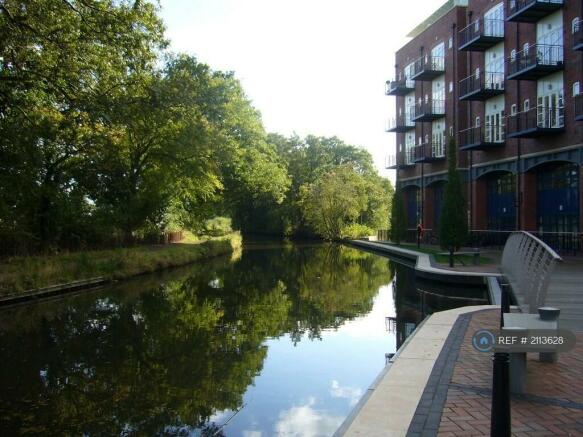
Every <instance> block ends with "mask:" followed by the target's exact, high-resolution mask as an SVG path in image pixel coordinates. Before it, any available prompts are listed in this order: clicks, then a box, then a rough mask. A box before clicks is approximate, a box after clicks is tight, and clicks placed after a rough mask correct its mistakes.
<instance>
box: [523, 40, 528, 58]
mask: <svg viewBox="0 0 583 437" xmlns="http://www.w3.org/2000/svg"><path fill="white" fill-rule="evenodd" d="M529 49H530V45H529V44H528V43H527V42H525V43H524V45H523V46H522V50H523V51H524V56H525V57H526V56H528V50H529Z"/></svg>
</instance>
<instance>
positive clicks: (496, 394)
mask: <svg viewBox="0 0 583 437" xmlns="http://www.w3.org/2000/svg"><path fill="white" fill-rule="evenodd" d="M493 361H494V375H493V378H492V410H491V417H490V436H491V437H510V434H511V429H512V428H511V423H510V378H509V371H508V364H509V356H508V354H507V353H504V352H496V353H494V359H493Z"/></svg>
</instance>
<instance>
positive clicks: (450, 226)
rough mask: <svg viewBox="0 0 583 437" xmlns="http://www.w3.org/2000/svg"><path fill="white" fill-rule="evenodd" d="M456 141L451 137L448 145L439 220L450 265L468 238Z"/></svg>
mask: <svg viewBox="0 0 583 437" xmlns="http://www.w3.org/2000/svg"><path fill="white" fill-rule="evenodd" d="M456 153H457V150H456V146H455V141H454V139H453V138H451V139H450V141H449V144H448V147H447V183H446V184H445V190H444V193H443V207H442V209H441V219H440V220H439V244H440V245H441V248H442V249H445V250H448V251H449V266H450V267H453V253H454V251H455V250H456V249H459V248H460V247H461V246H462V245H463V244H464V243H465V242H466V240H467V238H468V222H467V206H466V199H465V197H464V193H463V190H462V183H461V178H460V173H459V170H458V169H457V154H456Z"/></svg>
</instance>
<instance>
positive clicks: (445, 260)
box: [392, 243, 492, 266]
mask: <svg viewBox="0 0 583 437" xmlns="http://www.w3.org/2000/svg"><path fill="white" fill-rule="evenodd" d="M392 246H395V247H402V248H403V249H409V250H414V251H416V252H422V253H427V254H429V255H433V258H434V259H435V261H436V262H437V263H439V264H447V265H449V255H441V254H442V253H443V252H445V251H444V250H437V249H432V248H430V247H423V245H421V247H420V248H419V249H418V248H417V245H416V244H410V243H401V245H399V246H397V245H396V244H392ZM454 259H455V261H456V263H459V262H461V263H462V264H463V265H467V266H469V265H472V264H473V262H474V256H473V255H455V257H454ZM491 263H492V259H490V258H488V257H485V256H480V264H491Z"/></svg>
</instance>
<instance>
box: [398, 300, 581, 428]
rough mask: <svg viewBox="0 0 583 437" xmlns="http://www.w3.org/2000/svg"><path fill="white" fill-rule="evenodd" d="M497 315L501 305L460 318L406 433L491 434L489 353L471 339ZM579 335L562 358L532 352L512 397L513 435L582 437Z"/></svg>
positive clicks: (492, 323)
mask: <svg viewBox="0 0 583 437" xmlns="http://www.w3.org/2000/svg"><path fill="white" fill-rule="evenodd" d="M498 317H499V310H498V309H495V310H486V311H481V312H476V313H472V314H468V315H466V316H461V317H460V320H461V321H462V322H461V323H457V324H456V325H455V326H454V328H453V329H452V332H451V333H450V338H452V339H453V340H454V341H453V343H452V345H451V347H450V348H449V350H447V351H446V350H445V349H444V350H443V351H442V353H441V354H440V357H439V358H438V360H437V362H436V365H435V366H434V368H433V371H432V373H431V376H430V377H429V379H428V383H427V386H426V388H425V391H424V393H423V396H422V398H421V401H420V403H419V405H418V406H417V410H416V412H415V415H414V416H413V419H412V421H411V426H410V427H409V429H408V433H407V435H409V436H421V435H423V436H426V435H437V436H442V437H447V436H450V437H453V436H474V435H475V436H481V435H486V436H489V435H490V404H491V386H492V360H491V354H488V353H481V352H478V351H476V350H475V349H474V348H473V347H472V346H471V338H472V335H473V334H474V333H475V332H476V331H477V330H479V329H495V328H496V327H497V323H498V320H499V319H498ZM576 335H577V345H576V347H575V349H573V350H571V351H570V352H567V353H564V354H561V355H560V357H559V362H558V363H554V364H550V363H541V362H539V361H538V356H537V355H536V354H529V356H528V363H527V380H526V387H525V394H524V395H520V396H513V397H512V401H511V403H512V434H513V435H514V436H517V437H518V436H558V435H561V436H583V332H578V333H577V334H576ZM450 338H448V340H449V339H450ZM448 369H449V370H448ZM448 371H449V373H448Z"/></svg>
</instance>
